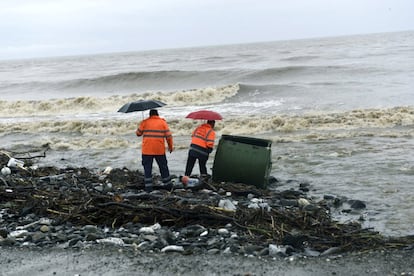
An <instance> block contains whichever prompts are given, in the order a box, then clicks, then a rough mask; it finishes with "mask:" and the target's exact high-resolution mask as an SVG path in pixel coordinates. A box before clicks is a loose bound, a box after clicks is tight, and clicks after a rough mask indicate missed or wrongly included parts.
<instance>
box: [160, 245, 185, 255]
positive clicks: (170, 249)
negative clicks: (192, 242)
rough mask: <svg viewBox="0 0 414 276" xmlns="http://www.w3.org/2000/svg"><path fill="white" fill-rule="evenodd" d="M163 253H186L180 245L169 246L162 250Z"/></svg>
mask: <svg viewBox="0 0 414 276" xmlns="http://www.w3.org/2000/svg"><path fill="white" fill-rule="evenodd" d="M161 252H163V253H164V252H165V253H166V252H184V247H182V246H179V245H168V246H166V247H164V248H163V249H161Z"/></svg>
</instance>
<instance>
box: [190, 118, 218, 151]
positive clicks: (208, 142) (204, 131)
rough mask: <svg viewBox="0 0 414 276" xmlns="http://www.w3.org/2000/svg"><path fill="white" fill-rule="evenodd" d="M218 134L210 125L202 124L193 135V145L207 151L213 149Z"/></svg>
mask: <svg viewBox="0 0 414 276" xmlns="http://www.w3.org/2000/svg"><path fill="white" fill-rule="evenodd" d="M215 138H216V132H215V131H214V130H213V128H212V126H211V125H209V124H202V125H201V126H199V127H197V128H196V129H195V130H194V131H193V134H192V135H191V144H195V145H197V146H200V147H202V148H205V149H207V148H208V149H213V147H214V139H215Z"/></svg>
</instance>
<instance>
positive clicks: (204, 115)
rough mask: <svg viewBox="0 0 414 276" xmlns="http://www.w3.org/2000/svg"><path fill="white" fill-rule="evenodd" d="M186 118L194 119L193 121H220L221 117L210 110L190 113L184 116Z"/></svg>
mask: <svg viewBox="0 0 414 276" xmlns="http://www.w3.org/2000/svg"><path fill="white" fill-rule="evenodd" d="M186 118H190V119H195V120H221V119H223V117H221V115H220V114H219V113H217V112H214V111H211V110H199V111H194V112H191V113H190V114H188V115H187V116H186Z"/></svg>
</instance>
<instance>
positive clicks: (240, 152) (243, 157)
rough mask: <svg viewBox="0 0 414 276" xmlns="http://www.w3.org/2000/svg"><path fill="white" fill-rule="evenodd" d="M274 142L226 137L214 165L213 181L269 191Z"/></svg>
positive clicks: (224, 136) (217, 152) (219, 147)
mask: <svg viewBox="0 0 414 276" xmlns="http://www.w3.org/2000/svg"><path fill="white" fill-rule="evenodd" d="M271 146H272V141H270V140H265V139H258V138H251V137H243V136H232V135H222V137H221V138H220V141H219V144H218V146H217V150H216V155H215V157H214V163H213V175H212V177H213V180H214V181H216V182H220V181H226V182H234V183H235V182H239V183H244V184H249V185H254V186H256V187H258V188H266V187H267V185H268V181H269V173H270V171H271V168H272V162H271V155H272V154H271Z"/></svg>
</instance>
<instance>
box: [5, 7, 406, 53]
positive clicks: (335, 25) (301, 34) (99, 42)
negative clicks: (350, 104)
mask: <svg viewBox="0 0 414 276" xmlns="http://www.w3.org/2000/svg"><path fill="white" fill-rule="evenodd" d="M404 30H414V0H284V1H282V0H2V1H0V59H9V58H13V59H14V58H28V57H42V56H63V55H78V54H93V53H107V52H123V51H139V50H149V49H164V48H180V47H191V46H205V45H221V44H234V43H245V42H258V41H275V40H288V39H297V38H311V37H327V36H340V35H349V34H364V33H378V32H392V31H404Z"/></svg>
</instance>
